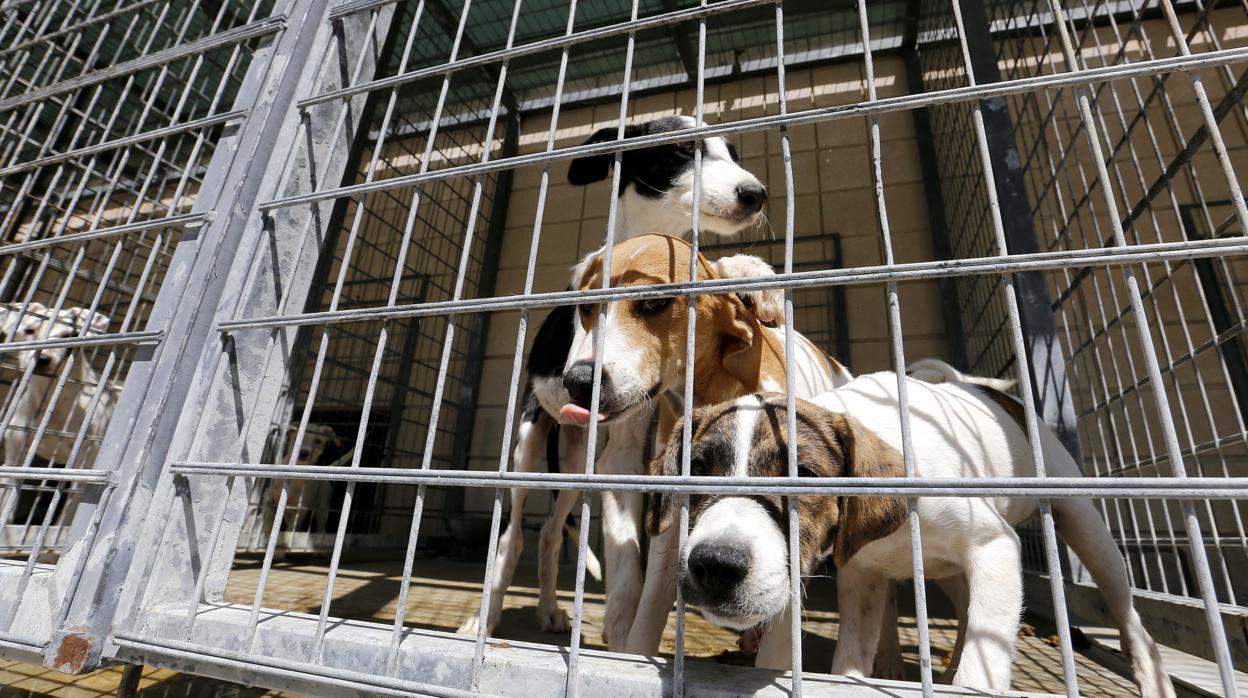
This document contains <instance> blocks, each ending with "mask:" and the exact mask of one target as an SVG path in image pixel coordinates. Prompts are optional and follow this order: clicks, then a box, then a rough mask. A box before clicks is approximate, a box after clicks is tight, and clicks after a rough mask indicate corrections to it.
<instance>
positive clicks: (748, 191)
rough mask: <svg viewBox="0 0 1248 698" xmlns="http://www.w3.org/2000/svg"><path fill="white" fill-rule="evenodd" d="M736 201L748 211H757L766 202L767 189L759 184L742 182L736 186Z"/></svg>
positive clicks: (761, 208)
mask: <svg viewBox="0 0 1248 698" xmlns="http://www.w3.org/2000/svg"><path fill="white" fill-rule="evenodd" d="M737 202H738V203H740V204H741V206H743V207H744V208H745V209H746V210H748V211H749V212H750V213H757V212H759V211H761V210H763V204H765V203H767V189H766V188H765V187H763V185H761V184H742V185H740V186H738V187H737Z"/></svg>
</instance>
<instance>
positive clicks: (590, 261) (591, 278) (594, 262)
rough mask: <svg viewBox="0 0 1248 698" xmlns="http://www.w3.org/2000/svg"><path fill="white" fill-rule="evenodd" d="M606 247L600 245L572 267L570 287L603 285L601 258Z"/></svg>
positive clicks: (596, 286) (576, 288) (574, 288)
mask: <svg viewBox="0 0 1248 698" xmlns="http://www.w3.org/2000/svg"><path fill="white" fill-rule="evenodd" d="M605 249H606V247H599V248H598V249H596V250H594V251H593V252H590V253H589V254H587V255H585V256H584V257H583V258H582V259H581V261H579V262H577V263H576V264H575V265H574V266H573V267H572V279H571V283H570V284H569V288H571V289H573V290H579V289H583V288H598V287H600V286H602V278H601V274H602V264H601V262H600V260H601V259H602V253H603V250H605Z"/></svg>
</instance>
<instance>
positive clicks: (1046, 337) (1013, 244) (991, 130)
mask: <svg viewBox="0 0 1248 698" xmlns="http://www.w3.org/2000/svg"><path fill="white" fill-rule="evenodd" d="M960 5H961V7H962V19H963V21H964V23H965V27H966V43H967V47H968V48H969V49H970V54H971V65H972V69H973V70H974V71H975V80H976V81H977V82H978V83H979V84H991V83H997V82H1001V73H1000V71H999V70H998V69H997V55H996V51H995V50H994V49H993V44H992V35H991V34H990V33H989V29H988V16H987V14H986V12H985V10H984V3H983V2H961V3H960ZM980 104H981V105H982V107H983V115H984V127H985V129H986V131H987V135H988V152H989V155H990V156H991V159H992V173H993V176H994V177H995V179H996V182H997V198H998V200H999V201H1000V205H1001V220H1002V222H1003V223H1004V224H1005V237H1006V244H1007V246H1008V248H1009V250H1008V251H1009V253H1010V254H1011V255H1016V254H1030V253H1034V252H1040V251H1041V246H1040V239H1039V236H1038V235H1037V234H1036V227H1035V221H1034V219H1033V218H1032V216H1031V204H1030V202H1029V200H1028V196H1027V188H1026V183H1025V180H1024V178H1023V172H1022V169H1021V163H1022V158H1021V157H1020V156H1019V152H1018V145H1017V144H1016V143H1015V142H1014V126H1013V124H1012V122H1011V119H1010V110H1009V104H1008V103H1007V102H1006V100H1005V98H1004V97H992V98H989V99H984V100H981V102H980ZM916 114H917V113H916ZM916 121H917V116H916ZM919 140H920V142H922V141H923V138H922V136H921V135H920V138H919ZM929 142H930V141H929ZM1014 288H1015V289H1017V291H1018V301H1019V313H1020V316H1021V317H1020V319H1021V320H1022V324H1023V338H1024V341H1025V342H1026V345H1027V353H1028V355H1029V357H1030V359H1031V366H1032V367H1033V371H1032V375H1031V376H1030V378H1031V382H1032V386H1033V390H1034V391H1035V395H1036V398H1037V403H1038V407H1039V408H1040V412H1041V415H1040V416H1041V417H1042V418H1043V419H1044V421H1045V422H1046V423H1048V425H1049V426H1051V427H1052V428H1053V429H1054V430H1056V432H1057V436H1058V438H1059V439H1061V440H1062V444H1063V445H1065V446H1066V449H1067V450H1068V451H1070V453H1071V455H1072V456H1074V458H1075V462H1076V463H1079V464H1080V465H1081V467H1082V463H1083V459H1082V455H1081V452H1080V449H1079V433H1078V429H1077V424H1076V420H1075V409H1074V400H1073V399H1072V398H1071V394H1070V385H1069V384H1068V383H1067V382H1066V359H1065V356H1064V355H1063V353H1062V347H1061V343H1060V341H1059V339H1058V336H1057V321H1056V319H1055V317H1054V315H1053V303H1052V299H1051V298H1050V297H1049V289H1048V285H1047V284H1046V282H1045V279H1044V274H1043V273H1041V272H1037V271H1026V272H1018V273H1015V274H1014ZM967 368H968V369H970V370H972V371H974V370H975V367H974V366H968V367H967Z"/></svg>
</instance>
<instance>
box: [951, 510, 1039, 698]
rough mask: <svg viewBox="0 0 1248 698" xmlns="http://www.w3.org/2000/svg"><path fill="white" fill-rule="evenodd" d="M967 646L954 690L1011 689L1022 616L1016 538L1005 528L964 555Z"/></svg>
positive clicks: (1019, 566) (954, 679) (963, 650)
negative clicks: (1015, 648)
mask: <svg viewBox="0 0 1248 698" xmlns="http://www.w3.org/2000/svg"><path fill="white" fill-rule="evenodd" d="M966 584H967V600H968V602H967V605H966V641H965V642H964V643H963V646H962V657H961V660H960V662H959V663H958V672H957V674H955V675H954V677H953V683H954V685H955V686H969V687H973V688H980V689H989V690H996V691H1004V690H1006V689H1008V688H1009V687H1010V675H1011V673H1012V671H1013V664H1014V645H1015V643H1016V642H1017V641H1018V626H1019V622H1020V620H1019V618H1020V616H1021V615H1022V612H1023V576H1022V563H1021V553H1020V550H1019V542H1018V536H1017V535H1016V534H1015V533H1014V529H1012V528H1008V527H1004V524H1003V530H1001V531H999V532H998V533H997V535H995V536H993V537H992V538H990V539H989V540H986V541H982V542H976V543H974V544H972V545H971V547H970V549H969V550H967V552H966Z"/></svg>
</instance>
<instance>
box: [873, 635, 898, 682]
mask: <svg viewBox="0 0 1248 698" xmlns="http://www.w3.org/2000/svg"><path fill="white" fill-rule="evenodd" d="M871 676H872V677H874V678H877V679H886V680H888V681H905V680H906V660H905V659H904V658H903V657H902V656H901V648H900V647H899V646H898V645H897V644H896V643H888V642H881V643H880V648H879V653H878V654H876V656H875V666H873V667H872V668H871Z"/></svg>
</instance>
